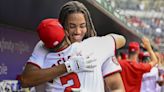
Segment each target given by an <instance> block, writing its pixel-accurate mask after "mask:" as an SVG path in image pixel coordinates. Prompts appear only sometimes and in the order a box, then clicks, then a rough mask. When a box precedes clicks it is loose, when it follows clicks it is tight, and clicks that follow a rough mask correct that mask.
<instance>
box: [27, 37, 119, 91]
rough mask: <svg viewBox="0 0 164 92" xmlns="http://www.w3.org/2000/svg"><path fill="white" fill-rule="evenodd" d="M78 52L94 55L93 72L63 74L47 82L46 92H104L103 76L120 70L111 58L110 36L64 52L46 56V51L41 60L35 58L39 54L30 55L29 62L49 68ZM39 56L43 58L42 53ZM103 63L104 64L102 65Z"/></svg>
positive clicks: (71, 47) (94, 38)
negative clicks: (95, 65)
mask: <svg viewBox="0 0 164 92" xmlns="http://www.w3.org/2000/svg"><path fill="white" fill-rule="evenodd" d="M78 51H82V52H83V55H86V54H87V53H90V52H91V53H93V54H94V57H95V58H96V63H97V67H96V68H94V71H93V72H79V73H74V72H72V73H69V74H68V73H65V74H63V75H61V76H59V77H57V78H55V79H54V80H53V81H51V82H48V83H47V86H46V92H71V90H72V89H75V88H76V89H77V90H80V92H104V80H103V76H107V75H109V74H110V73H113V72H116V71H118V70H120V69H121V68H120V66H119V65H118V63H117V62H115V60H114V58H113V57H112V56H114V51H115V42H114V39H113V38H112V37H111V36H103V37H91V38H88V39H87V40H84V41H83V42H81V43H74V44H72V45H71V46H69V47H68V48H66V49H65V50H63V51H60V52H57V53H54V52H52V53H51V52H49V53H48V54H47V51H45V53H44V54H45V56H46V57H45V56H44V59H43V58H42V57H41V58H39V59H41V60H39V59H38V57H35V56H38V55H39V54H38V55H35V56H34V55H33V54H32V55H33V56H32V57H31V58H30V60H29V62H32V63H34V64H35V65H37V66H39V67H41V68H49V67H52V66H54V65H55V66H57V65H59V64H62V63H64V62H65V61H67V60H68V59H69V57H70V56H71V55H72V54H73V53H75V52H78ZM35 52H36V51H35ZM37 52H38V51H37ZM33 53H34V52H33ZM35 54H36V53H35ZM41 55H42V56H43V53H42V54H41ZM36 58H37V59H36ZM36 60H37V61H38V62H36ZM39 61H40V62H39ZM104 61H106V62H105V63H104Z"/></svg>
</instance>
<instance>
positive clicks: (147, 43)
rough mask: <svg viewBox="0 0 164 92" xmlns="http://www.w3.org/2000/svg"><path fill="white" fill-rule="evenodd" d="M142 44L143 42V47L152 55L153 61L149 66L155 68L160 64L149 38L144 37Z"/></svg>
mask: <svg viewBox="0 0 164 92" xmlns="http://www.w3.org/2000/svg"><path fill="white" fill-rule="evenodd" d="M142 42H143V47H144V48H145V49H147V51H148V52H149V54H150V59H151V60H150V62H149V64H150V65H151V66H152V67H153V66H155V65H156V64H157V63H158V60H157V57H156V55H155V53H154V51H153V49H152V47H151V44H150V41H149V39H148V38H146V37H143V38H142Z"/></svg>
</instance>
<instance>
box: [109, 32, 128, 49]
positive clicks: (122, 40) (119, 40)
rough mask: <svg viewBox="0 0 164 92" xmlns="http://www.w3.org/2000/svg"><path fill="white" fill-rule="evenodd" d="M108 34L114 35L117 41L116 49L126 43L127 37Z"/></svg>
mask: <svg viewBox="0 0 164 92" xmlns="http://www.w3.org/2000/svg"><path fill="white" fill-rule="evenodd" d="M106 36H112V37H113V38H114V40H115V43H116V49H119V48H121V47H123V46H124V45H125V43H126V39H125V37H124V36H122V35H118V34H108V35H106Z"/></svg>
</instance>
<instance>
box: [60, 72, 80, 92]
mask: <svg viewBox="0 0 164 92" xmlns="http://www.w3.org/2000/svg"><path fill="white" fill-rule="evenodd" d="M60 80H61V83H62V85H65V84H68V81H69V80H72V81H73V83H74V84H73V85H71V86H68V87H66V88H65V90H64V92H72V91H71V88H80V81H79V78H78V75H77V74H76V73H73V72H72V73H69V74H67V75H65V76H62V77H60Z"/></svg>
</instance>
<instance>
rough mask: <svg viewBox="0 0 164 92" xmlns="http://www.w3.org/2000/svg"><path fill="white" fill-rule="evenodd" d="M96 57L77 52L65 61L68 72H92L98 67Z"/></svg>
mask: <svg viewBox="0 0 164 92" xmlns="http://www.w3.org/2000/svg"><path fill="white" fill-rule="evenodd" d="M95 61H96V59H95V58H94V57H92V55H86V56H83V55H80V54H76V55H73V56H71V58H70V59H69V60H68V61H66V62H65V66H66V69H67V72H83V71H84V72H92V71H93V70H94V68H95V67H96V62H95Z"/></svg>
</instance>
